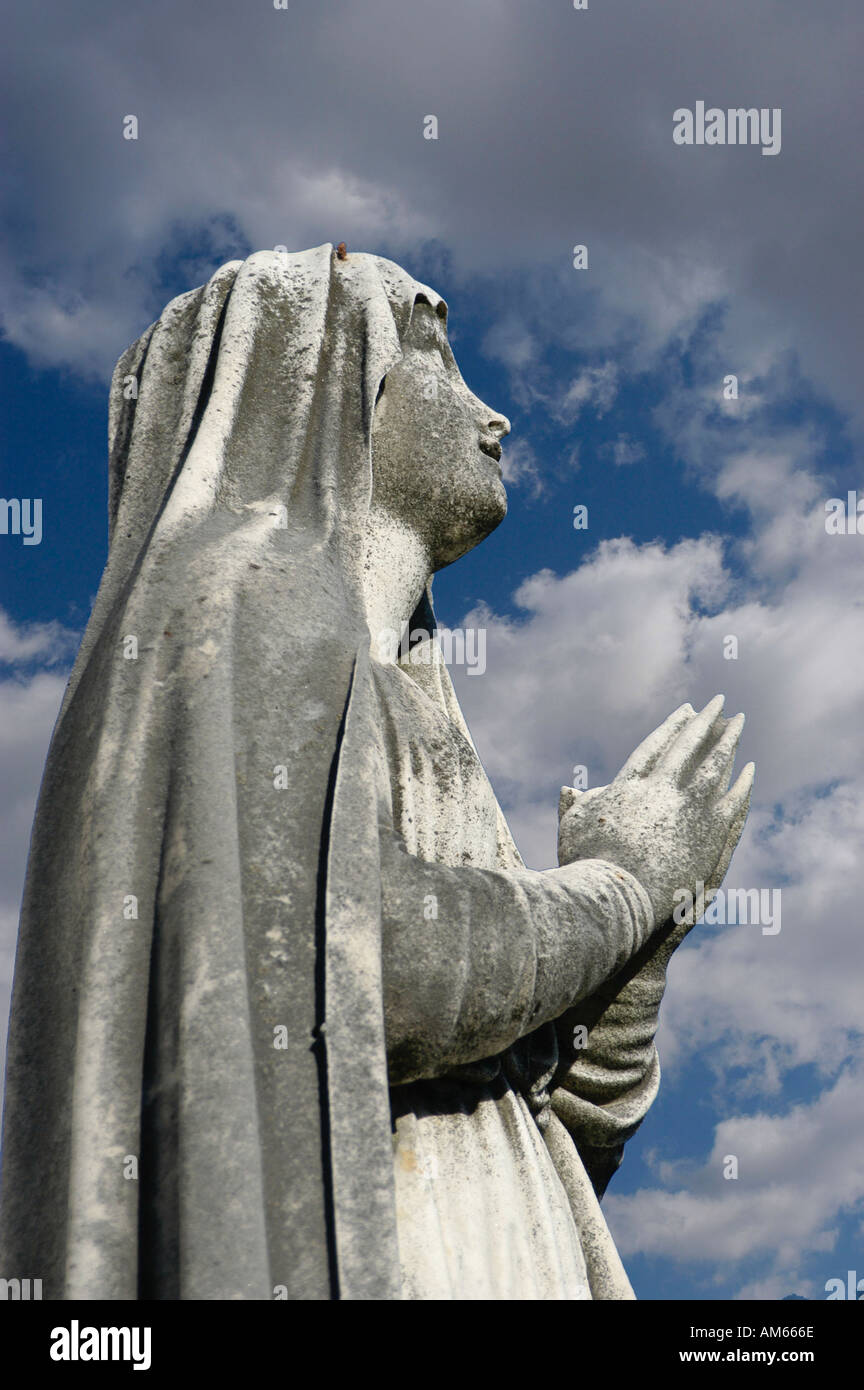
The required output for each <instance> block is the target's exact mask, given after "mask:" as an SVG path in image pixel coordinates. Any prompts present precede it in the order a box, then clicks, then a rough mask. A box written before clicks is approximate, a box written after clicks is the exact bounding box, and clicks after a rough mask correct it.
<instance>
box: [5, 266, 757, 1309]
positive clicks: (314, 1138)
mask: <svg viewBox="0 0 864 1390" xmlns="http://www.w3.org/2000/svg"><path fill="white" fill-rule="evenodd" d="M132 378H134V379H135V381H136V383H137V393H136V392H129V390H128V383H129V381H130V380H131V379H132ZM508 429H509V425H508V422H507V421H506V419H505V418H504V417H503V416H500V415H497V414H496V413H495V412H494V411H492V410H490V409H489V408H488V407H487V406H485V405H484V404H483V403H482V402H481V401H480V400H478V398H477V397H476V396H474V395H473V394H472V393H471V392H470V391H469V390H468V388H467V386H466V385H465V383H464V382H463V381H462V378H461V376H460V374H459V371H458V368H457V366H456V364H455V361H454V360H453V356H452V353H451V351H450V348H449V345H448V343H447V339H446V306H445V305H444V303H443V301H442V300H441V299H440V298H439V296H438V295H437V294H436V293H435V292H434V291H432V290H430V289H428V288H427V287H425V286H423V285H420V284H418V283H417V282H416V281H414V280H412V279H411V278H410V277H409V276H407V275H406V274H405V272H404V271H402V270H401V269H400V268H399V267H398V266H395V265H393V264H392V263H391V262H388V261H385V260H382V259H380V258H378V257H374V256H369V255H352V254H349V255H347V256H344V257H343V256H341V255H338V254H336V253H334V252H333V249H332V247H330V246H322V247H318V248H315V249H314V250H311V251H306V252H300V253H297V254H296V255H284V254H279V253H267V252H262V253H260V254H258V255H256V256H252V257H250V258H249V259H248V260H247V261H245V262H243V263H240V262H232V263H230V264H229V265H226V266H223V267H222V269H221V270H220V271H218V272H217V274H216V275H214V277H213V278H212V280H211V281H210V282H209V283H208V284H207V285H205V286H203V287H202V288H201V289H198V290H195V291H193V292H192V293H190V294H187V295H183V296H181V297H180V298H179V299H177V300H174V301H173V302H172V303H171V304H169V305H168V307H167V308H166V310H165V311H164V313H163V314H162V316H161V318H160V319H159V321H158V323H156V324H155V325H154V326H153V327H152V328H151V329H149V330H148V332H147V333H146V334H144V336H143V337H142V338H141V339H139V341H138V342H137V343H135V344H134V345H133V346H132V347H131V348H130V349H129V351H128V352H127V353H125V354H124V356H123V357H122V358H121V360H120V362H119V364H118V367H117V371H116V373H115V378H114V382H113V385H112V391H111V410H110V434H111V474H110V519H111V548H110V554H109V560H108V565H107V568H106V571H105V575H104V577H103V580H102V584H101V587H100V590H99V594H98V597H97V600H96V604H95V607H94V611H93V614H92V617H91V621H90V624H89V626H88V629H87V632H86V634H85V638H84V642H83V644H82V648H81V652H80V654H79V657H78V661H77V663H76V666H75V670H74V673H73V676H72V680H71V682H70V686H69V690H68V692H67V695H66V699H65V701H64V706H63V709H62V711H61V715H60V719H59V721H58V725H57V729H56V730H55V734H54V739H53V742H52V746H51V751H50V754H49V758H48V763H47V766H46V770H45V778H44V782H43V788H42V793H41V796H40V803H39V809H38V813H37V818H36V824H35V827H34V837H33V843H32V850H31V859H30V866H29V872H28V879H27V888H26V893H25V900H24V906H23V912H22V924H21V936H20V944H19V952H18V959H17V965H16V977H15V990H14V998H13V1012H12V1023H11V1032H10V1048H9V1064H8V1083H7V1109H6V1117H5V1139H4V1146H5V1164H4V1176H3V1193H2V1214H0V1274H2V1275H3V1276H4V1277H15V1276H16V1274H17V1275H19V1276H23V1275H28V1276H30V1277H37V1278H41V1279H42V1280H43V1284H44V1294H45V1297H46V1298H53V1299H63V1298H67V1299H72V1298H87V1299H100V1298H106V1299H137V1298H167V1299H226V1298H227V1299H269V1298H273V1297H287V1298H292V1299H295V1298H296V1299H300V1298H312V1299H327V1298H334V1297H340V1298H348V1299H396V1298H414V1299H423V1298H445V1299H448V1298H459V1299H463V1298H471V1299H476V1298H494V1299H517V1298H518V1299H522V1298H525V1299H544V1298H556V1299H557V1298H563V1299H591V1298H602V1299H617V1298H631V1297H632V1296H633V1295H632V1290H631V1288H630V1285H629V1282H628V1280H627V1277H626V1275H625V1273H624V1270H623V1268H622V1267H621V1263H620V1260H619V1259H618V1256H617V1253H616V1251H615V1248H614V1244H613V1242H612V1239H611V1237H610V1235H609V1232H608V1230H607V1228H606V1225H605V1222H604V1220H603V1216H602V1214H601V1210H600V1206H599V1197H600V1196H601V1195H602V1192H603V1190H604V1188H605V1185H606V1183H607V1182H608V1180H609V1177H610V1176H611V1174H612V1173H613V1172H614V1170H615V1167H616V1166H617V1164H618V1162H619V1161H620V1156H621V1152H622V1150H623V1146H624V1143H625V1142H626V1140H627V1139H628V1138H629V1137H630V1135H632V1133H633V1132H634V1130H635V1129H636V1128H637V1126H638V1125H639V1123H640V1122H641V1119H642V1118H643V1116H644V1114H645V1113H646V1110H647V1108H648V1107H649V1105H650V1104H651V1101H652V1099H653V1097H654V1095H655V1093H656V1089H657V1085H658V1079H659V1069H658V1064H657V1057H656V1052H655V1049H654V1044H653V1036H654V1031H655V1028H656V1022H657V1009H658V1006H659V1002H660V997H661V995H662V991H663V985H664V981H665V967H666V962H667V960H668V958H669V955H670V954H671V951H672V950H673V949H674V947H675V946H676V945H677V944H678V941H679V940H680V939H681V937H682V936H683V935H684V931H685V929H683V928H675V929H674V930H673V929H672V927H671V925H670V924H669V923H668V920H667V919H668V917H669V911H670V907H671V902H672V894H673V892H674V890H675V888H676V887H679V886H693V885H695V884H696V883H697V882H699V881H703V882H705V883H707V884H708V885H709V887H716V886H718V885H719V882H720V880H721V879H722V875H723V873H724V872H725V868H726V865H727V864H728V860H729V856H730V855H731V852H732V849H733V848H734V844H735V843H736V841H737V838H738V835H739V834H740V830H741V826H742V824H743V818H744V815H745V814H746V803H747V796H748V792H749V779H750V771H749V770H745V773H744V774H743V780H740V781H739V783H738V784H737V786H736V788H735V789H734V790H733V792H732V793H728V794H727V793H726V787H727V785H728V778H729V771H730V769H731V765H732V759H733V757H734V753H735V747H736V745H737V741H738V737H739V734H740V720H738V721H726V720H725V719H724V718H723V716H722V714H721V712H720V708H719V705H718V704H716V703H715V704H713V705H711V706H709V707H707V709H706V710H705V711H703V712H702V714H700V715H696V714H695V713H694V711H693V710H692V709H690V707H689V706H684V707H682V709H681V710H679V711H676V713H675V714H673V715H672V716H670V718H669V720H667V721H666V723H665V724H664V725H662V726H661V728H660V729H659V730H658V731H657V733H656V734H654V735H652V736H651V738H649V739H648V740H646V743H645V744H643V745H642V746H641V748H640V749H638V750H637V752H636V753H635V754H634V755H633V758H632V759H631V760H630V762H629V763H628V764H627V766H626V767H625V768H624V769H623V770H622V773H621V774H620V776H619V777H618V778H617V779H616V780H615V781H614V782H613V783H612V784H611V786H610V787H608V788H598V789H595V790H593V791H591V792H586V793H582V794H580V793H577V792H575V791H573V790H572V789H565V790H564V792H563V794H562V805H561V838H560V856H559V858H560V867H559V868H558V869H555V870H550V871H547V872H545V873H536V872H532V871H529V870H527V869H526V868H525V866H524V864H523V863H522V860H521V858H520V856H519V853H518V851H517V849H516V847H515V845H514V843H513V840H512V837H511V836H510V833H509V830H508V829H507V825H506V822H505V820H504V816H503V814H502V812H501V810H500V808H499V806H498V804H497V802H496V800H495V796H494V793H493V791H492V788H491V786H490V784H489V782H488V779H487V778H486V775H485V773H484V771H483V768H482V766H481V764H480V762H479V760H478V758H477V755H476V752H475V750H474V747H473V744H472V742H471V738H470V735H469V733H468V730H467V728H466V727H465V724H464V720H463V719H462V716H461V712H460V710H459V707H458V704H457V701H456V697H455V694H454V691H453V688H452V685H451V683H450V678H449V675H448V673H447V669H446V666H445V665H444V664H443V662H442V661H441V659H440V654H439V652H438V649H437V647H436V645H435V643H434V642H433V641H431V640H429V639H427V640H421V641H419V642H417V643H415V645H413V646H412V647H411V648H410V649H409V650H403V652H402V653H401V655H400V653H399V652H398V650H397V649H396V648H397V645H398V635H399V634H401V633H402V631H403V629H404V628H405V626H406V623H408V626H409V628H410V629H411V630H414V629H417V628H422V629H424V630H425V631H426V632H427V633H431V632H432V630H433V625H434V619H433V617H432V609H431V598H430V592H429V586H430V581H431V576H432V574H433V573H434V572H435V570H436V569H438V568H440V567H442V566H443V565H445V564H449V563H451V562H452V561H453V560H456V559H458V557H459V556H460V555H462V554H464V553H465V552H466V551H467V550H469V549H471V548H472V547H473V546H474V545H477V544H478V543H479V542H480V541H482V540H483V539H484V537H485V536H486V535H487V534H488V533H489V532H490V531H491V530H492V529H493V528H494V527H495V526H496V525H498V524H499V522H500V521H501V520H502V518H503V516H504V514H505V510H506V498H505V494H504V489H503V486H502V483H501V477H500V468H499V465H498V458H499V457H500V446H499V440H500V439H501V438H502V437H503V436H504V435H505V434H506V433H507V431H508ZM409 619H410V622H408V620H409ZM394 633H395V634H396V635H397V641H396V642H394V641H393V640H392V638H393V634H394ZM501 695H502V698H506V692H503V691H502V692H501ZM582 1029H584V1030H585V1031H587V1046H580V1045H579V1041H580V1040H581V1030H582ZM133 1170H134V1174H133Z"/></svg>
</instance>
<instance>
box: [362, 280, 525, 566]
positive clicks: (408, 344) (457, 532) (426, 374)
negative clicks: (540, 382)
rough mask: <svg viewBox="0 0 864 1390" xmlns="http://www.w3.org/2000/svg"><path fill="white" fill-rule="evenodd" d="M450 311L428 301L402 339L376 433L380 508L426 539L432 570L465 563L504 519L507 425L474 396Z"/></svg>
mask: <svg viewBox="0 0 864 1390" xmlns="http://www.w3.org/2000/svg"><path fill="white" fill-rule="evenodd" d="M446 312H447V311H446V306H445V305H444V303H443V302H439V303H438V304H437V306H433V305H432V304H431V303H430V302H428V301H427V300H426V299H425V298H424V297H423V296H418V298H417V300H416V301H415V303H414V307H413V312H412V314H411V319H410V323H409V324H408V326H407V328H406V329H405V331H404V332H403V334H402V337H401V347H402V353H403V355H402V359H401V361H399V362H397V364H396V365H395V366H394V367H391V369H390V370H389V371H388V372H387V375H386V376H385V377H384V379H383V381H382V383H381V386H380V388H379V392H378V400H377V402H376V406H375V414H374V417H373V423H372V501H373V505H374V506H377V507H379V508H381V509H382V510H384V511H385V512H387V513H388V514H389V515H390V516H392V517H393V518H394V519H395V520H396V521H398V522H401V523H402V524H403V525H406V526H409V527H411V528H412V529H413V530H414V531H416V532H418V534H419V535H420V537H421V539H422V540H423V541H424V543H425V545H426V546H427V548H428V551H429V554H430V556H431V559H432V566H433V569H436V570H437V569H441V568H443V566H444V565H449V564H451V563H452V562H453V561H454V560H458V559H459V557H460V555H464V554H465V553H466V551H468V550H471V549H472V548H473V547H474V546H475V545H477V544H479V542H480V541H482V540H483V539H484V537H485V536H487V535H488V534H489V532H490V531H493V530H494V529H495V527H496V526H498V525H499V523H500V522H501V521H502V520H503V519H504V517H505V515H506V512H507V494H506V492H505V491H504V484H503V482H502V480H501V479H502V472H501V465H500V458H501V445H500V440H501V439H502V438H503V437H504V435H506V434H509V432H510V422H509V421H508V420H507V419H506V417H505V416H503V415H501V414H499V413H497V412H496V411H494V410H492V409H491V408H490V407H489V406H488V405H485V404H484V402H483V401H481V400H480V399H479V397H477V396H475V395H474V393H473V392H472V391H471V390H469V388H468V387H467V386H466V384H465V382H464V381H463V379H462V374H461V372H460V371H459V368H458V366H457V365H456V359H455V358H454V356H453V352H452V350H451V348H450V344H449V342H448V340H447V324H446Z"/></svg>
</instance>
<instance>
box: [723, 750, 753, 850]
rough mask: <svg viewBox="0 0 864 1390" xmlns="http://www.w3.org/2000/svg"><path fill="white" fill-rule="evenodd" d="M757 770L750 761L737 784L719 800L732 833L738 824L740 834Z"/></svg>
mask: <svg viewBox="0 0 864 1390" xmlns="http://www.w3.org/2000/svg"><path fill="white" fill-rule="evenodd" d="M755 771H756V764H755V763H748V764H747V766H746V767H744V768H742V769H741V774H740V776H739V777H738V780H737V781H736V782H735V785H734V786H733V787H731V788H730V789H729V791H728V792H727V793H726V795H725V796H724V797H722V798H721V800H720V802H719V810H720V812H721V814H722V815H723V816H725V818H726V821H727V824H728V825H729V830H730V833H732V832H733V831H734V828H735V826H736V825H737V826H738V833H739V835H740V833H741V830H742V828H743V825H744V821H745V819H746V817H747V811H748V810H749V807H750V793H751V791H752V790H753V774H754V773H755Z"/></svg>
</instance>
